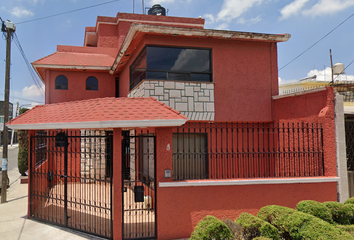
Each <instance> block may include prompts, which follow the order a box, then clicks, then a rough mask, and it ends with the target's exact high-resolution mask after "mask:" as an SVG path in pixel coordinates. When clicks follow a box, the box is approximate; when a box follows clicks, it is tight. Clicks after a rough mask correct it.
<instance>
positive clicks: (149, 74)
mask: <svg viewBox="0 0 354 240" xmlns="http://www.w3.org/2000/svg"><path fill="white" fill-rule="evenodd" d="M146 78H147V79H166V72H150V71H148V72H147V73H146Z"/></svg>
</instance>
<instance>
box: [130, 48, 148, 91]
mask: <svg viewBox="0 0 354 240" xmlns="http://www.w3.org/2000/svg"><path fill="white" fill-rule="evenodd" d="M145 78H146V49H144V50H143V51H142V52H141V53H140V55H139V56H138V57H137V59H136V60H135V62H134V63H133V65H131V67H130V89H133V88H134V87H135V86H136V85H138V84H139V82H140V81H141V80H143V79H145Z"/></svg>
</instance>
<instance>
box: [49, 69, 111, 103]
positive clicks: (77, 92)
mask: <svg viewBox="0 0 354 240" xmlns="http://www.w3.org/2000/svg"><path fill="white" fill-rule="evenodd" d="M59 75H64V76H66V77H67V79H68V89H67V90H61V89H55V78H56V77H57V76H59ZM90 76H94V77H96V78H97V80H98V91H93V90H86V79H87V78H88V77H90ZM115 77H116V76H114V75H111V74H109V73H108V72H91V71H60V70H59V71H54V70H46V82H45V92H46V95H45V96H46V99H45V103H46V104H49V103H58V102H68V101H76V100H84V99H90V98H100V97H114V96H115Z"/></svg>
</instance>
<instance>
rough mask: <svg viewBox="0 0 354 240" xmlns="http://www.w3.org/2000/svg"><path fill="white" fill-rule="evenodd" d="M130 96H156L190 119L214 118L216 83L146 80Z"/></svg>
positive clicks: (211, 119) (210, 119)
mask: <svg viewBox="0 0 354 240" xmlns="http://www.w3.org/2000/svg"><path fill="white" fill-rule="evenodd" d="M128 97H154V98H156V99H157V100H159V101H160V102H162V103H165V104H166V105H168V106H170V107H172V108H173V109H176V110H177V111H179V112H181V113H182V114H183V115H184V116H186V117H188V118H189V120H209V121H213V120H214V115H215V111H214V83H195V82H178V81H149V80H145V81H142V82H141V83H140V84H139V85H138V86H137V87H135V89H133V90H132V91H131V92H130V93H129V94H128Z"/></svg>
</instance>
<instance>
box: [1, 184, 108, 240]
mask: <svg viewBox="0 0 354 240" xmlns="http://www.w3.org/2000/svg"><path fill="white" fill-rule="evenodd" d="M27 196H28V184H20V180H19V179H17V180H16V181H15V182H14V183H13V184H12V185H11V187H10V188H9V189H8V194H7V202H6V203H3V204H0V239H3V240H15V239H16V240H20V239H26V240H28V239H50V240H56V239H70V240H71V239H73V240H81V239H92V240H98V239H102V238H98V237H94V236H91V235H88V234H85V233H81V232H79V231H74V230H71V229H67V228H63V227H59V226H55V225H51V224H48V223H43V222H40V221H37V220H32V219H27V203H28V197H27Z"/></svg>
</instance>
